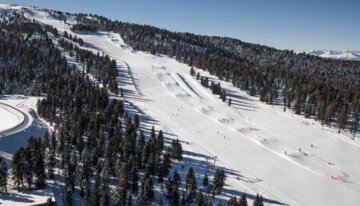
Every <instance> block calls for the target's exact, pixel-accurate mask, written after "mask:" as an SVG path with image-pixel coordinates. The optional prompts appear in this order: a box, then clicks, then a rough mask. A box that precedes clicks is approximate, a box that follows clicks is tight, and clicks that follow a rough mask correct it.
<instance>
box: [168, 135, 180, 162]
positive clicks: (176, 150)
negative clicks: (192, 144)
mask: <svg viewBox="0 0 360 206" xmlns="http://www.w3.org/2000/svg"><path fill="white" fill-rule="evenodd" d="M170 154H171V158H172V159H174V160H182V146H181V144H180V142H179V140H178V139H176V140H172V142H171V146H170Z"/></svg>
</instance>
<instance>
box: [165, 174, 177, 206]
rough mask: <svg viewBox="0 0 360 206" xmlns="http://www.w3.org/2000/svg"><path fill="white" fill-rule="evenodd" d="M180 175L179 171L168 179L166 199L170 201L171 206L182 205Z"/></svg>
mask: <svg viewBox="0 0 360 206" xmlns="http://www.w3.org/2000/svg"><path fill="white" fill-rule="evenodd" d="M180 182H181V179H180V175H179V174H178V173H177V171H176V170H175V171H174V174H173V176H172V177H171V178H168V180H167V182H166V185H165V186H166V193H165V194H166V197H167V198H168V199H169V201H170V203H171V205H173V206H178V205H180V203H179V200H180V192H179V186H180Z"/></svg>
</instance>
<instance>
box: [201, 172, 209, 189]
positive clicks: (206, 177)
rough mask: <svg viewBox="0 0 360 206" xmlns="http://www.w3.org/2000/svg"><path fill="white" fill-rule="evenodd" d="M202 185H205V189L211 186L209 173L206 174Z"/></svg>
mask: <svg viewBox="0 0 360 206" xmlns="http://www.w3.org/2000/svg"><path fill="white" fill-rule="evenodd" d="M202 184H203V186H204V188H207V187H208V185H209V177H208V174H207V173H205V175H204V178H203V181H202Z"/></svg>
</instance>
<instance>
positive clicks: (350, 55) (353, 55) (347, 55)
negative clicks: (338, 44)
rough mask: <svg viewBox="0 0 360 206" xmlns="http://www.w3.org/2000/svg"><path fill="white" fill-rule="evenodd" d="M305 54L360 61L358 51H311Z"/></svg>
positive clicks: (359, 52)
mask: <svg viewBox="0 0 360 206" xmlns="http://www.w3.org/2000/svg"><path fill="white" fill-rule="evenodd" d="M307 53H308V54H311V55H314V56H319V57H323V58H330V59H341V60H356V61H360V51H351V50H343V51H336V50H311V51H309V52H307Z"/></svg>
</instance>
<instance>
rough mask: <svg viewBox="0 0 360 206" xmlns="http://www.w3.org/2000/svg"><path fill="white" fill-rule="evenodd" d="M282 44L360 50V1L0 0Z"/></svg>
mask: <svg viewBox="0 0 360 206" xmlns="http://www.w3.org/2000/svg"><path fill="white" fill-rule="evenodd" d="M0 2H3V3H15V4H21V5H35V6H39V7H45V8H51V9H57V10H62V11H69V12H84V13H96V14H100V15H103V16H106V17H108V18H111V19H117V20H121V21H128V22H133V23H140V24H149V25H153V26H157V27H161V28H166V29H169V30H172V31H187V32H192V33H197V34H207V35H219V36H228V37H234V38H238V39H240V40H243V41H247V42H253V43H260V44H265V45H269V46H273V47H276V48H280V49H293V50H295V51H307V50H312V49H340V50H344V49H350V50H360V0H322V1H321V0H178V1H175V0H102V1H100V0H97V1H95V0H0Z"/></svg>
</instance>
